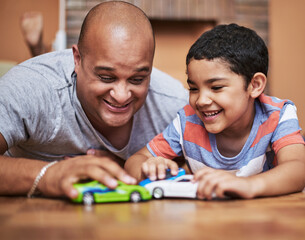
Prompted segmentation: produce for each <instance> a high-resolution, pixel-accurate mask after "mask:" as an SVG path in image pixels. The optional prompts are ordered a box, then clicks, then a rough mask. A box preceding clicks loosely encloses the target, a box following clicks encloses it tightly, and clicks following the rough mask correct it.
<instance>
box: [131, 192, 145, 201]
mask: <svg viewBox="0 0 305 240" xmlns="http://www.w3.org/2000/svg"><path fill="white" fill-rule="evenodd" d="M141 200H142V197H141V194H140V193H139V192H136V191H135V192H132V193H131V194H130V201H131V202H140V201H141Z"/></svg>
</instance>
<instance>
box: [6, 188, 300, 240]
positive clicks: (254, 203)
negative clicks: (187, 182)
mask: <svg viewBox="0 0 305 240" xmlns="http://www.w3.org/2000/svg"><path fill="white" fill-rule="evenodd" d="M0 239H1V240H6V239H40V240H47V239H56V240H58V239H74V240H76V239H115V240H119V239H132V240H135V239H141V240H142V239H143V240H146V239H162V240H164V239H175V240H178V239H202V240H205V239H225V240H227V239H234V240H236V239H237V240H238V239H243V240H245V239H246V240H251V239H255V240H262V239H263V240H264V239H276V240H289V239H298V240H299V239H300V240H303V239H305V194H304V193H296V194H291V195H287V196H281V197H275V198H261V199H255V200H225V201H200V200H181V199H166V200H164V199H163V200H152V201H149V202H141V203H111V204H108V203H107V204H97V205H94V206H92V207H85V206H83V205H80V204H73V203H71V202H70V201H68V200H62V199H44V198H34V199H27V198H25V197H0Z"/></svg>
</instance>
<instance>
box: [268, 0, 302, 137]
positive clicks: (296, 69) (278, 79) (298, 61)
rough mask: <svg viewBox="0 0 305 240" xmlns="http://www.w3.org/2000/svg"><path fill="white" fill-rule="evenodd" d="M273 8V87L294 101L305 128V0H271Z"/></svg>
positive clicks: (271, 20) (278, 93) (271, 75)
mask: <svg viewBox="0 0 305 240" xmlns="http://www.w3.org/2000/svg"><path fill="white" fill-rule="evenodd" d="M269 9H270V12H269V13H270V15H269V16H270V18H269V22H270V26H269V29H270V32H269V38H270V48H269V49H270V78H269V85H270V91H271V94H272V95H275V96H277V97H279V98H288V99H291V100H293V101H294V103H295V104H296V106H297V108H298V117H299V120H300V125H301V127H302V128H303V129H304V130H305V96H304V89H305V74H304V69H303V68H304V64H305V25H304V23H305V15H304V10H305V1H304V0H290V1H286V0H271V1H270V8H269ZM304 130H303V134H304V133H305V131H304Z"/></svg>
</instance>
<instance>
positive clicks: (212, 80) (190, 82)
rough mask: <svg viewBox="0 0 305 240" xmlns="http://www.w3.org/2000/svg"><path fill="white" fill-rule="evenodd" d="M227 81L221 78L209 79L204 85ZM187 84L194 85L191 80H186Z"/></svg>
mask: <svg viewBox="0 0 305 240" xmlns="http://www.w3.org/2000/svg"><path fill="white" fill-rule="evenodd" d="M226 80H227V79H225V78H221V77H219V78H211V79H208V80H206V83H213V82H216V81H226ZM187 83H188V84H195V83H194V82H193V81H192V80H191V79H189V78H188V79H187Z"/></svg>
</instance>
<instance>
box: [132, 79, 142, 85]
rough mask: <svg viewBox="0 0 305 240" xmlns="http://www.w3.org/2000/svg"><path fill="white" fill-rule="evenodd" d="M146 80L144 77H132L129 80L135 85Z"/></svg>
mask: <svg viewBox="0 0 305 240" xmlns="http://www.w3.org/2000/svg"><path fill="white" fill-rule="evenodd" d="M143 81H144V78H131V79H129V82H130V83H132V84H135V85H139V84H141V83H142V82H143Z"/></svg>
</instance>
